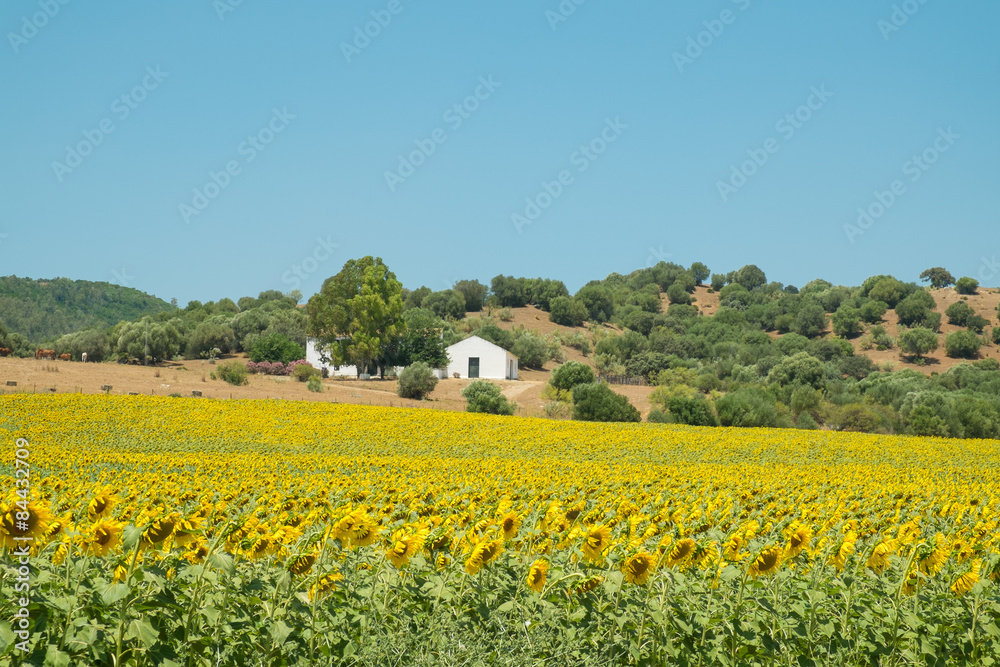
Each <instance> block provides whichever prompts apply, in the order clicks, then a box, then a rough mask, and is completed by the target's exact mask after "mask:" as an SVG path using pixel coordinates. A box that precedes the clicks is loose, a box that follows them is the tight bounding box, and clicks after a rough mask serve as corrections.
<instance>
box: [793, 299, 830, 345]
mask: <svg viewBox="0 0 1000 667" xmlns="http://www.w3.org/2000/svg"><path fill="white" fill-rule="evenodd" d="M824 329H826V313H824V312H823V306H821V305H820V304H819V303H816V302H807V303H805V304H804V305H802V306H801V307H800V308H799V312H798V313H796V314H795V324H794V325H793V326H792V330H793V331H794V332H795V333H797V334H799V335H800V336H805V337H806V338H813V337H815V336H818V335H819V334H821V333H822V332H823V330H824Z"/></svg>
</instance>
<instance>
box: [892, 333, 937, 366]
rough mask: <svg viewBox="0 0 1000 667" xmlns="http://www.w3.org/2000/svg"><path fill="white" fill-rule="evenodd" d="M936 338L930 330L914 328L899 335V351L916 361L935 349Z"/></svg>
mask: <svg viewBox="0 0 1000 667" xmlns="http://www.w3.org/2000/svg"><path fill="white" fill-rule="evenodd" d="M937 346H938V337H937V334H935V333H934V332H933V331H931V330H930V329H925V328H923V327H914V328H913V329H907V330H906V331H904V332H903V333H901V334H899V349H900V350H902V351H903V352H904V353H906V354H909V355H911V356H913V357H915V358H916V359H922V358H923V356H924V355H925V354H927V353H928V352H933V351H934V350H936V349H937Z"/></svg>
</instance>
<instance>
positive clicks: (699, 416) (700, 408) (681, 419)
mask: <svg viewBox="0 0 1000 667" xmlns="http://www.w3.org/2000/svg"><path fill="white" fill-rule="evenodd" d="M666 407H667V410H668V411H669V412H670V416H671V417H673V419H674V421H675V422H676V423H678V424H690V425H691V426H718V425H719V420H718V419H717V418H716V416H715V413H714V412H712V405H711V404H710V403H709V402H708V401H706V400H705V399H704V398H703V397H701V396H694V397H692V398H682V397H680V396H674V397H673V398H668V399H667V401H666Z"/></svg>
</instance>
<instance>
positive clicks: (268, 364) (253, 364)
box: [247, 361, 291, 375]
mask: <svg viewBox="0 0 1000 667" xmlns="http://www.w3.org/2000/svg"><path fill="white" fill-rule="evenodd" d="M247 370H248V371H249V372H251V373H261V374H263V375H288V374H289V373H291V369H290V367H289V366H287V365H285V364H283V363H281V362H280V361H248V362H247Z"/></svg>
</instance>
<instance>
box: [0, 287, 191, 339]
mask: <svg viewBox="0 0 1000 667" xmlns="http://www.w3.org/2000/svg"><path fill="white" fill-rule="evenodd" d="M171 309H173V306H171V305H170V304H169V303H167V302H166V301H164V300H163V299H159V298H157V297H155V296H153V295H151V294H146V293H145V292H141V291H139V290H137V289H134V288H132V287H123V286H121V285H114V284H112V283H107V282H92V281H89V280H70V279H69V278H53V279H51V280H34V279H31V278H18V277H17V276H0V322H2V323H3V324H4V325H5V326H6V327H7V330H8V331H9V332H11V333H19V334H22V335H24V336H26V337H27V338H28V340H30V341H36V342H41V341H45V340H49V339H52V338H55V337H57V336H62V335H64V334H68V333H72V332H74V331H80V330H82V329H89V328H91V327H100V328H106V327H109V326H111V325H113V324H117V323H118V322H120V321H121V320H128V321H134V320H136V319H138V318H141V317H143V316H145V315H154V314H156V313H159V312H162V311H164V310H171Z"/></svg>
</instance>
